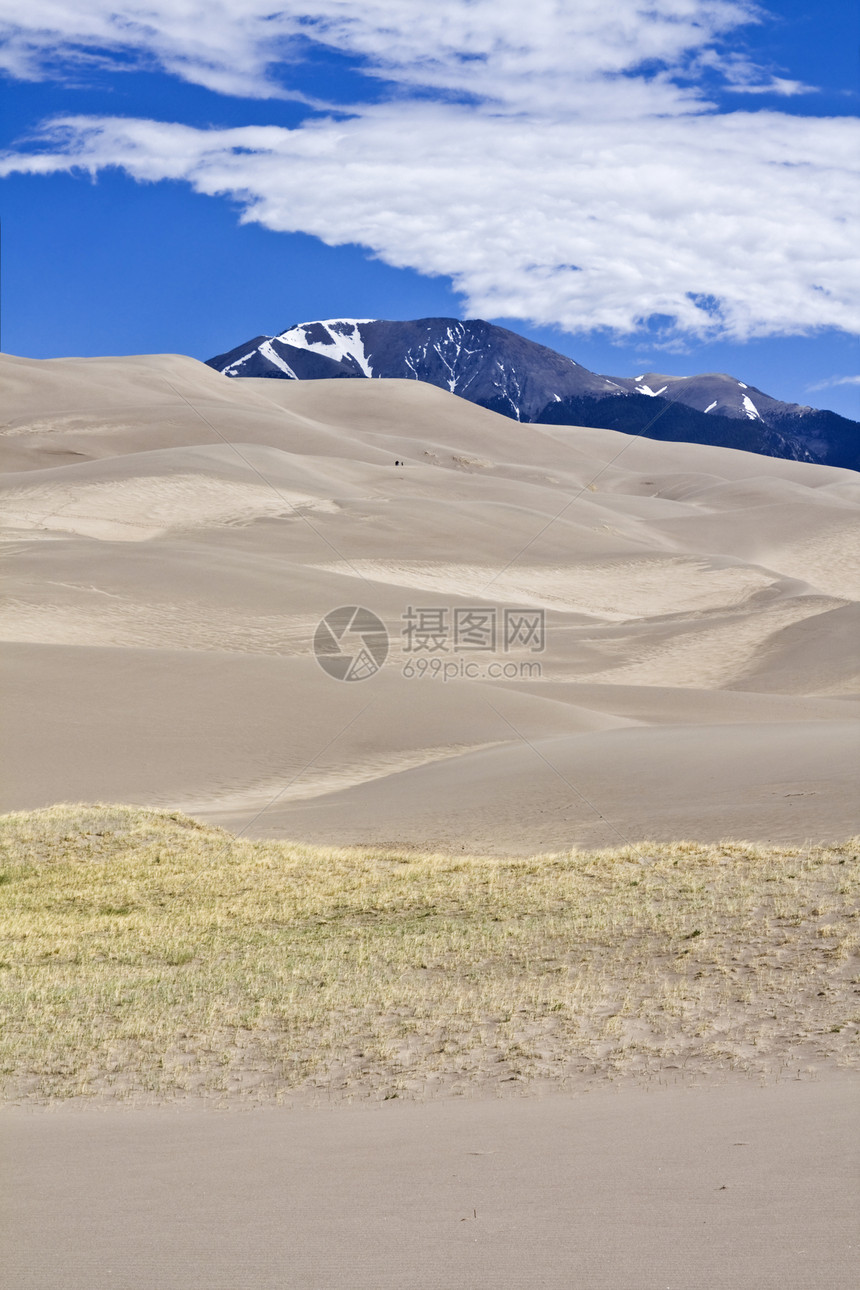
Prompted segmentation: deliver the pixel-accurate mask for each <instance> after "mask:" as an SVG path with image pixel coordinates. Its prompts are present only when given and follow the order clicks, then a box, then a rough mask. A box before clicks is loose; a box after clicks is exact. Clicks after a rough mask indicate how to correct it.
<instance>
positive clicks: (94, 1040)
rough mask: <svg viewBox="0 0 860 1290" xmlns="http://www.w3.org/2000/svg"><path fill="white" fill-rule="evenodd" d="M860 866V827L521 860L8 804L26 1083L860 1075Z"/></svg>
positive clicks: (261, 1085)
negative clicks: (819, 841) (302, 839)
mask: <svg viewBox="0 0 860 1290" xmlns="http://www.w3.org/2000/svg"><path fill="white" fill-rule="evenodd" d="M857 856H858V840H856V839H855V840H854V842H848V843H845V844H844V845H833V846H811V847H757V846H750V845H748V844H744V843H724V844H719V845H715V846H706V845H700V844H696V843H689V842H684V843H676V844H654V843H648V844H646V845H644V846H640V847H639V848H638V849H636V850H634V849H633V848H624V849H620V850H615V851H601V852H588V853H586V852H581V853H580V852H571V853H566V854H560V855H547V856H537V857H533V858H527V859H505V858H502V859H500V858H488V857H481V856H462V855H457V856H449V855H421V854H414V853H403V854H401V853H397V852H386V851H380V850H377V849H353V850H346V849H334V848H317V847H306V846H301V845H296V844H289V843H279V842H253V841H246V840H244V839H237V838H235V837H233V836H231V835H230V834H228V833H225V832H223V831H221V830H219V829H214V828H209V827H206V826H203V825H201V824H199V823H197V822H196V821H194V820H190V819H188V818H186V817H184V816H182V815H179V814H176V813H169V812H159V811H149V810H143V809H137V808H132V807H128V808H126V807H117V806H105V807H101V806H93V807H89V806H69V807H52V808H50V809H48V810H44V811H34V812H27V813H17V814H14V815H7V816H4V817H0V869H2V872H3V874H4V882H3V884H2V886H0V963H2V965H3V970H2V971H0V1014H2V1017H3V1027H2V1033H0V1080H2V1084H3V1088H4V1095H5V1097H6V1098H7V1099H9V1098H13V1099H28V1098H31V1099H37V1100H44V1099H49V1098H58V1097H71V1096H81V1095H102V1096H105V1095H106V1096H128V1097H136V1096H144V1097H148V1098H157V1099H168V1098H171V1097H174V1096H180V1095H184V1094H199V1095H206V1096H218V1097H221V1096H225V1095H230V1096H234V1095H235V1096H242V1097H248V1098H257V1099H276V1098H280V1097H283V1096H284V1095H285V1094H286V1093H288V1092H289V1091H290V1090H297V1089H303V1090H312V1089H317V1090H325V1091H326V1092H327V1093H331V1094H334V1095H338V1096H341V1095H343V1096H352V1095H372V1096H376V1097H391V1096H396V1095H407V1096H416V1095H417V1096H421V1095H425V1094H432V1093H433V1092H434V1091H437V1090H449V1091H452V1090H453V1091H461V1090H466V1089H468V1088H469V1087H472V1086H478V1085H483V1086H486V1085H488V1084H490V1085H494V1086H501V1085H502V1084H512V1083H513V1082H515V1081H527V1080H535V1079H538V1080H551V1081H553V1082H559V1081H565V1080H570V1079H578V1078H587V1079H591V1078H599V1079H603V1078H607V1077H611V1078H618V1077H621V1076H625V1075H635V1076H638V1077H640V1078H655V1077H657V1076H662V1075H663V1074H665V1072H667V1071H670V1070H673V1071H685V1072H690V1073H693V1074H695V1073H697V1072H704V1071H712V1070H714V1069H715V1068H716V1069H723V1070H730V1069H739V1070H746V1071H752V1072H759V1073H762V1074H764V1075H767V1074H770V1073H773V1072H778V1071H780V1070H784V1069H786V1068H789V1067H792V1066H793V1065H798V1064H804V1065H808V1064H812V1065H821V1064H822V1063H823V1062H836V1063H840V1064H848V1063H850V1062H851V1061H852V1060H854V1057H855V1055H856V1053H857V1049H858V1045H857V1042H856V1038H857V1034H858V1025H857V1023H858V1021H860V977H858V969H857V950H858V917H857V907H858V906H857V895H858V887H860V881H858V862H857ZM641 857H644V860H643V859H642V858H641Z"/></svg>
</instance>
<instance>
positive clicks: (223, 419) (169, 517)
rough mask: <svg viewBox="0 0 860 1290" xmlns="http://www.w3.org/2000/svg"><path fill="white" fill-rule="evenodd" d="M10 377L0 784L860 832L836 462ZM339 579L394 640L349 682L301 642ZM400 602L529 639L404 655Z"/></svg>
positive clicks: (396, 388)
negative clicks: (485, 615)
mask: <svg viewBox="0 0 860 1290" xmlns="http://www.w3.org/2000/svg"><path fill="white" fill-rule="evenodd" d="M0 388H2V393H3V414H2V416H3V425H2V427H0V439H2V448H3V453H4V470H5V473H4V475H3V477H2V481H0V491H2V504H3V505H2V510H3V520H2V524H3V529H2V543H3V555H4V568H5V591H6V597H7V599H6V605H5V609H4V614H3V622H2V639H3V641H4V642H5V643H4V645H3V649H4V652H5V655H6V670H5V675H6V689H7V696H8V700H7V703H6V718H7V719H6V721H5V723H4V741H5V749H4V762H5V769H4V776H3V784H4V787H3V794H2V800H0V806H2V809H7V810H8V809H17V808H29V807H37V806H41V805H47V804H49V803H52V802H57V801H64V800H66V801H68V800H81V799H88V800H94V799H101V800H113V801H117V800H122V801H128V802H139V803H149V804H157V805H162V806H165V805H171V806H177V807H181V808H183V809H186V810H191V811H193V812H194V813H195V814H197V815H199V816H201V817H204V818H207V819H210V820H213V821H215V822H218V823H221V824H226V825H229V826H230V827H231V828H235V829H243V828H244V829H247V830H248V831H249V832H250V833H251V834H252V835H273V834H274V835H278V836H292V837H296V838H299V839H307V840H319V841H330V842H338V843H349V842H360V843H370V844H375V843H383V842H396V843H398V844H404V843H408V844H415V845H420V844H424V843H431V844H433V845H440V846H455V847H457V848H458V849H459V848H460V847H461V846H464V847H466V848H468V849H469V850H479V849H482V850H486V851H510V852H518V851H533V850H550V849H552V850H556V849H562V848H568V847H570V846H573V845H602V844H615V843H617V842H618V841H619V839H622V838H623V839H634V840H638V839H642V838H648V837H650V838H655V839H667V840H668V839H671V838H676V837H679V836H697V837H699V838H702V839H705V840H708V839H714V838H718V837H727V836H734V837H746V838H750V839H761V840H772V841H780V840H795V841H802V840H804V839H805V838H807V837H816V838H837V837H844V836H846V835H847V834H849V833H851V832H854V831H856V830H857V827H858V815H857V811H856V806H855V798H856V783H857V771H858V769H860V734H858V732H860V726H858V724H857V716H858V712H860V702H858V692H859V691H860V652H858V646H857V641H858V630H857V628H858V621H857V620H858V608H857V598H858V595H860V560H858V555H857V553H858V530H860V485H858V478H857V476H856V475H855V474H853V473H852V472H850V471H841V470H833V469H829V468H826V467H821V466H811V465H806V464H802V463H796V462H788V461H782V460H776V459H771V458H764V457H758V456H753V455H750V454H746V453H741V452H734V451H730V450H726V449H719V448H709V447H702V446H697V445H685V444H676V443H666V444H663V443H657V442H654V441H651V440H644V439H631V438H629V437H628V436H625V435H622V434H618V433H615V432H612V431H601V430H594V429H582V428H577V427H569V428H566V427H562V428H560V427H549V426H536V425H518V424H516V423H514V422H512V421H510V420H508V419H506V418H503V417H500V416H496V415H495V414H493V413H490V412H487V411H485V410H483V409H481V408H478V407H475V406H474V405H472V404H469V403H466V402H465V401H463V400H461V399H458V398H456V397H455V396H453V395H449V394H446V393H445V392H443V391H441V390H438V389H436V388H434V387H431V386H427V385H422V384H419V383H417V382H411V381H373V382H370V381H368V382H359V381H329V382H326V381H320V382H307V383H294V382H288V381H265V380H235V381H231V380H228V379H227V378H225V377H223V376H221V375H219V374H218V373H215V372H214V371H212V370H211V369H210V368H207V367H205V366H203V365H202V364H200V363H197V362H195V361H193V360H191V359H188V358H182V357H180V356H175V355H162V356H146V357H141V358H112V359H64V360H50V361H45V362H38V361H35V360H26V359H16V358H11V357H5V356H4V357H2V359H0ZM397 463H400V464H397ZM342 605H362V606H366V607H367V608H368V609H369V610H372V611H373V612H374V613H375V614H377V615H378V616H379V617H380V618H381V619H382V621H383V622H384V623H385V625H386V627H387V628H388V632H389V636H390V652H389V655H388V658H387V661H386V662H385V663H384V665H383V666H382V668H381V670H380V671H378V672H377V673H376V675H374V676H372V677H370V678H369V679H367V680H363V681H360V682H355V683H345V682H342V681H337V680H335V679H333V678H332V677H331V676H329V675H327V674H326V673H325V672H324V671H323V670H322V668H321V667H320V666H319V665H318V663H317V661H316V660H315V658H314V656H313V638H314V632H315V629H316V626H317V623H318V622H319V621H320V619H321V618H322V617H323V616H324V615H326V614H327V613H329V611H331V610H333V609H335V608H337V607H338V606H342ZM410 609H412V610H416V609H426V610H432V609H435V610H441V611H447V617H446V622H445V626H447V627H449V628H450V627H451V626H452V624H453V619H454V616H455V611H457V610H460V611H463V610H469V609H475V610H476V611H488V610H492V609H495V611H496V614H497V619H498V624H499V631H500V633H501V626H502V623H503V616H504V611H505V610H506V609H507V610H532V611H538V610H540V611H543V613H544V614H545V623H546V632H545V649H544V650H543V651H542V652H535V651H533V650H531V649H530V648H529V644H528V643H526V644H522V643H521V644H520V645H518V646H516V647H515V648H513V649H512V650H510V651H508V652H505V651H504V650H503V648H502V644H501V642H500V641H497V648H496V652H491V651H489V650H474V649H468V648H466V649H459V650H458V649H456V648H455V642H454V640H453V635H452V634H450V635H446V636H444V637H443V638H441V639H439V640H437V641H436V644H437V645H438V647H439V648H437V649H435V650H423V651H421V650H415V649H409V648H408V646H409V644H410V640H409V638H408V637H407V636H406V634H405V627H406V623H405V621H404V618H403V616H404V615H406V614H407V613H408V611H409V610H410ZM414 621H415V620H414V619H413V622H414ZM416 643H420V641H419V638H416V637H413V638H412V640H411V644H412V645H415V644H416ZM425 643H428V644H432V643H433V642H432V640H428V641H426V642H425ZM462 643H463V642H461V644H462ZM532 643H533V642H532ZM419 662H420V664H421V666H423V667H425V672H424V674H423V675H417V674H415V675H412V676H410V675H408V673H409V672H410V670H411V671H412V672H413V673H417V671H418V665H419ZM443 664H445V665H447V670H448V679H443V677H442V676H441V675H437V674H435V673H433V672H432V670H431V665H432V667H442V665H443ZM467 665H468V666H467ZM538 666H539V671H538ZM494 669H495V672H496V673H501V674H498V675H493V674H492V673H493V670H494Z"/></svg>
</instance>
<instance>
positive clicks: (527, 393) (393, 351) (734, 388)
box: [208, 318, 860, 470]
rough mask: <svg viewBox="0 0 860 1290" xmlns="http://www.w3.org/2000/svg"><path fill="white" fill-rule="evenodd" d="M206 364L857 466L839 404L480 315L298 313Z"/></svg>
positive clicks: (852, 427) (850, 425)
mask: <svg viewBox="0 0 860 1290" xmlns="http://www.w3.org/2000/svg"><path fill="white" fill-rule="evenodd" d="M208 365H209V366H210V367H213V368H215V370H216V371H218V372H223V373H224V375H225V376H230V377H234V376H235V377H245V376H257V377H259V376H263V377H272V378H275V379H279V380H298V381H316V380H322V379H367V378H369V377H385V378H400V379H406V380H419V381H426V382H428V383H429V384H430V385H437V386H439V387H440V388H442V389H445V390H450V391H451V392H452V393H453V394H458V395H460V397H461V398H464V399H468V400H469V401H470V402H471V403H477V404H479V405H480V406H481V407H485V408H489V409H491V410H492V411H493V412H501V413H503V414H504V415H505V416H508V417H512V418H513V419H514V420H516V421H526V422H540V423H543V424H553V425H584V426H595V427H603V428H605V429H609V430H622V431H624V432H625V433H626V434H641V435H645V436H646V437H647V438H649V439H658V440H664V441H675V442H688V443H702V444H713V445H715V446H718V447H726V448H741V449H744V450H745V451H747V452H757V453H762V454H765V455H766V456H770V457H786V458H789V459H790V460H795V461H811V462H818V463H821V464H823V465H828V466H843V467H848V468H850V469H853V470H860V423H858V422H856V421H850V420H848V419H847V418H846V417H841V416H838V415H837V414H836V413H835V412H827V411H822V410H820V409H817V408H810V407H805V406H801V405H800V404H797V403H784V402H781V401H780V400H779V399H775V398H772V397H771V396H770V395H768V394H764V393H763V392H762V391H761V390H758V389H756V388H755V386H750V385H746V384H745V383H744V382H743V381H739V380H738V379H737V378H736V377H733V376H727V375H725V374H724V373H719V372H711V373H707V374H703V375H699V376H666V375H662V374H660V373H656V372H646V373H643V374H642V375H641V376H637V377H623V376H619V377H613V376H601V375H599V374H598V373H596V372H591V371H589V369H588V368H587V367H581V366H580V364H579V363H576V362H574V360H573V359H572V358H567V357H566V356H565V355H564V354H559V353H557V352H556V351H555V350H553V349H549V348H548V347H547V346H546V345H538V344H536V343H535V342H534V341H530V340H526V338H525V337H524V336H519V335H518V334H517V333H516V332H512V331H508V330H507V329H506V328H505V327H496V326H494V325H493V324H492V323H488V322H484V321H482V320H481V319H470V320H468V321H465V322H461V321H459V320H458V319H455V318H420V319H416V320H413V321H410V322H390V321H384V320H381V319H372V318H335V319H328V320H326V321H324V322H307V323H299V324H297V325H296V326H293V327H290V328H288V329H287V331H284V332H281V334H280V335H278V336H255V337H254V338H253V340H249V341H246V342H245V344H243V345H239V346H237V347H236V348H235V349H231V350H229V351H228V352H227V353H226V354H218V355H217V356H216V357H215V358H210V359H209V360H208Z"/></svg>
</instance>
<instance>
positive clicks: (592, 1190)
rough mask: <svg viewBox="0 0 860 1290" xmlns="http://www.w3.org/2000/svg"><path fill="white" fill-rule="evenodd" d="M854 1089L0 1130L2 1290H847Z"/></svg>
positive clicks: (36, 1116) (68, 1121) (11, 1124)
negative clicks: (0, 1165)
mask: <svg viewBox="0 0 860 1290" xmlns="http://www.w3.org/2000/svg"><path fill="white" fill-rule="evenodd" d="M858 1128H860V1125H858V1108H857V1097H856V1087H855V1086H853V1085H852V1084H850V1083H848V1082H845V1081H839V1080H837V1081H836V1082H820V1083H808V1082H803V1081H797V1080H790V1081H788V1082H786V1083H782V1084H778V1085H772V1086H770V1087H767V1088H760V1087H758V1086H756V1085H755V1084H751V1083H749V1082H747V1083H744V1084H739V1085H723V1086H720V1087H712V1088H709V1089H695V1088H694V1089H678V1088H671V1087H655V1088H653V1089H651V1090H638V1091H630V1090H628V1091H626V1092H624V1093H618V1092H616V1091H613V1090H607V1091H601V1092H592V1093H589V1094H584V1095H582V1096H579V1097H564V1096H559V1095H554V1096H546V1097H534V1098H510V1099H498V1098H497V1099H492V1100H475V1101H471V1100H466V1099H462V1100H454V1101H450V1100H449V1101H447V1102H441V1103H433V1104H428V1105H414V1104H413V1105H409V1104H401V1103H397V1102H394V1103H391V1102H388V1103H384V1104H379V1105H376V1106H370V1107H363V1108H356V1107H353V1108H340V1109H330V1110H329V1109H318V1110H290V1109H286V1108H284V1109H272V1110H257V1111H249V1112H245V1113H243V1112H241V1111H222V1112H219V1111H208V1112H207V1111H200V1110H192V1109H188V1108H179V1109H172V1108H170V1109H168V1108H162V1109H155V1108H152V1109H146V1108H139V1109H137V1110H135V1111H133V1112H130V1111H123V1110H117V1109H113V1110H104V1109H102V1110H89V1111H80V1110H56V1109H55V1110H49V1111H38V1112H33V1111H29V1112H25V1111H15V1110H9V1111H6V1112H5V1113H3V1115H2V1117H0V1140H2V1144H3V1155H4V1159H5V1168H4V1171H3V1181H2V1183H0V1197H2V1212H3V1220H2V1238H3V1239H2V1245H3V1262H4V1268H5V1276H6V1278H7V1283H8V1284H9V1285H10V1286H14V1287H15V1290H56V1287H58V1286H62V1287H63V1290H139V1288H140V1287H143V1286H145V1287H147V1290H243V1288H244V1287H253V1288H254V1290H288V1288H295V1290H312V1288H318V1290H335V1288H337V1290H340V1288H341V1287H344V1286H349V1287H355V1290H383V1288H384V1287H391V1290H507V1288H511V1290H513V1288H514V1287H516V1290H534V1288H536V1287H547V1288H548V1290H568V1287H572V1286H576V1287H582V1290H627V1288H628V1287H629V1288H630V1290H634V1287H635V1290H691V1288H692V1287H699V1286H701V1287H708V1290H740V1287H750V1288H752V1287H755V1290H810V1288H811V1287H813V1286H827V1287H829V1290H848V1287H849V1286H853V1285H854V1284H855V1276H856V1266H857V1251H858V1241H860V1227H858V1221H857V1213H858V1200H860V1194H858V1187H857V1159H856V1156H857V1151H856V1143H857V1130H858Z"/></svg>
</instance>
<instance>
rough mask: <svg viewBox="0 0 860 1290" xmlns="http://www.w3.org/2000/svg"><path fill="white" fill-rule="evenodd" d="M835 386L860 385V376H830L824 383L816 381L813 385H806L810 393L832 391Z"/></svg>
mask: <svg viewBox="0 0 860 1290" xmlns="http://www.w3.org/2000/svg"><path fill="white" fill-rule="evenodd" d="M837 385H860V376H831V377H829V378H828V379H827V380H826V381H816V383H815V385H807V387H806V388H807V390H809V391H810V393H811V392H812V391H813V390H832V389H833V388H834V387H835V386H837Z"/></svg>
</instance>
